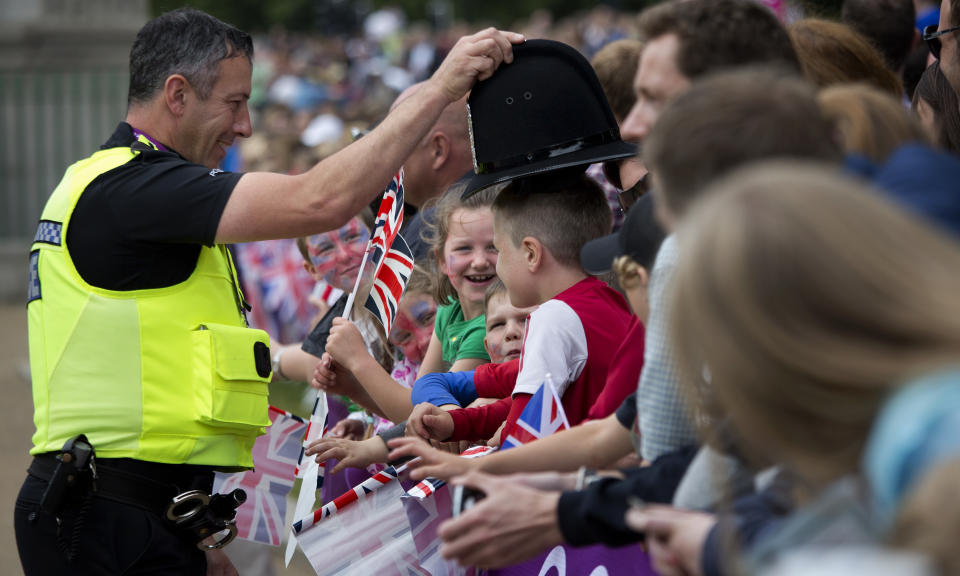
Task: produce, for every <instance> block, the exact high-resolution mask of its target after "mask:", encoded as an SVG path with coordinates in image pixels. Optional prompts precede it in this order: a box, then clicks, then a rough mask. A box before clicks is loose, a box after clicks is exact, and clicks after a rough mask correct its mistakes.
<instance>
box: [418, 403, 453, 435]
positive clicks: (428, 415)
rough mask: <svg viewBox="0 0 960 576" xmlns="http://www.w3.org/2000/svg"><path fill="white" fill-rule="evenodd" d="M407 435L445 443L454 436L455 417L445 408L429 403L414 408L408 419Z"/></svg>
mask: <svg viewBox="0 0 960 576" xmlns="http://www.w3.org/2000/svg"><path fill="white" fill-rule="evenodd" d="M407 433H408V434H411V433H412V435H416V436H419V437H420V438H424V439H426V440H431V439H432V440H440V441H445V440H446V439H447V438H449V437H450V435H451V434H453V417H452V416H450V415H449V414H447V411H446V410H444V409H443V408H439V407H437V406H434V405H433V404H430V403H429V402H421V403H420V404H417V405H416V406H414V407H413V411H412V412H410V418H408V419H407Z"/></svg>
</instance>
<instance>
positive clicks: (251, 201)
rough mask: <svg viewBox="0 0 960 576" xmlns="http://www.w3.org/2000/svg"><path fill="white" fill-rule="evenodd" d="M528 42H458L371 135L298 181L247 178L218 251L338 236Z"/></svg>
mask: <svg viewBox="0 0 960 576" xmlns="http://www.w3.org/2000/svg"><path fill="white" fill-rule="evenodd" d="M522 41H523V36H521V35H520V34H515V33H512V32H500V31H498V30H496V29H494V28H488V29H487V30H484V31H482V32H478V33H476V34H474V35H472V36H465V37H463V38H461V39H460V40H459V41H458V42H457V44H456V45H455V46H454V47H453V50H451V51H450V54H449V55H447V57H446V59H445V60H444V61H443V63H442V64H441V65H440V68H439V69H437V71H436V72H435V73H434V75H433V77H432V78H431V79H430V80H429V81H427V82H426V83H425V84H424V85H423V87H421V88H420V89H419V90H417V91H416V92H415V93H414V94H412V95H411V96H410V97H409V98H407V99H406V100H404V101H403V102H401V103H400V104H399V105H398V106H397V107H396V108H395V109H394V110H393V111H392V112H391V113H390V114H389V115H388V116H387V118H386V119H384V121H383V122H382V123H381V124H380V125H379V126H378V127H377V128H376V129H375V130H373V131H372V132H370V134H368V135H366V136H364V137H363V138H361V139H360V140H358V141H356V142H354V143H353V144H351V145H350V146H347V147H346V148H344V149H343V150H341V151H340V152H338V153H336V154H334V155H333V156H330V157H329V158H327V159H325V160H323V161H322V162H320V163H319V164H317V165H316V166H314V167H313V168H312V169H311V170H310V171H308V172H306V173H304V174H300V175H297V176H284V175H280V174H270V173H265V172H253V173H248V174H244V175H243V177H241V178H240V180H239V181H238V182H237V185H236V187H235V188H234V190H233V193H232V194H231V195H230V199H229V200H228V201H227V205H226V207H225V208H224V211H223V215H222V216H221V218H220V224H219V226H218V228H217V237H216V242H217V243H229V242H244V241H251V240H264V239H270V238H293V237H296V236H309V235H311V234H317V233H320V232H325V231H328V230H334V229H336V228H338V227H340V226H341V225H343V224H344V223H345V222H347V221H348V220H349V219H350V218H351V217H353V216H354V215H355V214H356V213H357V212H359V211H360V210H361V209H362V208H363V207H364V206H366V205H367V204H369V203H370V202H371V201H372V200H373V199H374V197H376V195H377V194H379V193H380V192H382V191H383V189H384V188H385V187H386V186H387V184H388V183H389V182H390V179H391V178H392V177H393V174H394V173H395V172H396V171H397V170H398V169H399V168H400V166H401V165H402V164H403V162H404V160H406V158H407V156H409V155H410V153H411V152H412V151H413V149H414V148H415V147H416V145H417V143H418V142H420V140H421V139H422V138H423V137H424V136H425V135H426V134H427V131H428V130H430V128H431V127H432V126H433V125H434V123H435V122H436V120H437V118H439V116H440V113H441V112H442V111H443V109H444V107H445V106H446V105H447V104H449V103H450V102H455V101H456V100H459V99H460V98H462V97H463V96H464V94H466V93H467V91H468V90H469V89H470V87H471V86H473V83H474V82H475V81H477V80H485V79H486V78H489V77H490V75H491V74H493V71H494V70H496V68H497V66H499V65H500V63H501V62H508V63H509V62H511V61H512V60H513V51H512V47H511V43H519V42H522Z"/></svg>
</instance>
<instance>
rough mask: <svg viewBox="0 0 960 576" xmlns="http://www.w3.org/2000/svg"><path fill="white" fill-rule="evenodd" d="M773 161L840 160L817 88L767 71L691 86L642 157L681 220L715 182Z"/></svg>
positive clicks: (664, 117) (661, 122) (658, 125)
mask: <svg viewBox="0 0 960 576" xmlns="http://www.w3.org/2000/svg"><path fill="white" fill-rule="evenodd" d="M759 87H762V89H761V88H759ZM773 158H803V159H815V160H826V161H830V162H839V161H840V160H841V158H842V153H841V151H840V148H839V145H838V143H837V142H836V141H835V140H834V135H833V127H832V125H831V124H830V122H828V121H827V119H826V118H825V117H824V116H823V115H822V114H821V112H820V108H819V106H818V105H817V100H816V97H815V93H814V90H813V87H812V86H810V85H809V84H808V83H807V82H805V81H804V80H803V79H802V78H800V77H799V76H797V75H795V74H790V73H787V72H785V71H783V70H779V69H766V68H759V69H758V68H746V69H743V70H737V71H728V72H723V73H719V74H716V75H712V76H710V77H708V78H705V79H703V80H701V81H698V82H696V83H694V84H693V86H691V88H690V89H689V90H688V91H687V92H685V93H683V94H681V95H680V96H678V97H677V98H676V99H674V100H673V101H672V102H671V103H669V104H668V105H667V108H666V109H665V110H664V111H663V114H661V115H660V118H659V119H658V120H657V123H656V124H655V125H654V127H653V130H652V131H651V133H650V136H649V137H648V138H647V140H646V142H645V143H644V149H643V160H644V162H645V163H646V164H647V166H648V167H649V169H650V172H651V173H652V174H654V176H655V177H656V184H657V185H659V186H660V188H659V190H658V192H660V193H661V194H662V197H663V199H664V200H665V201H666V204H667V206H668V207H669V209H670V211H671V212H672V213H673V214H675V215H677V216H679V215H682V214H683V213H684V212H685V211H686V209H687V207H688V206H689V205H690V204H692V202H693V201H694V200H695V199H696V198H697V197H698V196H699V195H700V192H701V191H702V190H703V189H704V188H705V187H706V186H707V185H708V184H710V183H711V182H712V181H714V180H715V179H717V178H719V177H721V176H723V175H725V174H727V173H728V172H731V171H732V170H733V169H735V168H738V167H740V166H742V165H745V164H748V163H750V162H754V161H757V160H761V159H773Z"/></svg>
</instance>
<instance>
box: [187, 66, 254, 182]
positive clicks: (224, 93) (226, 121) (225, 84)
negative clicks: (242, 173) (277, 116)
mask: <svg viewBox="0 0 960 576" xmlns="http://www.w3.org/2000/svg"><path fill="white" fill-rule="evenodd" d="M250 74H251V66H250V62H249V61H248V60H247V59H246V58H245V57H243V56H238V57H234V58H227V59H225V60H221V61H220V77H219V78H218V79H217V82H216V84H214V85H213V89H212V90H211V91H210V95H209V96H208V97H207V98H206V99H205V100H200V99H199V98H195V99H193V100H191V104H192V105H191V106H189V107H188V109H187V110H186V113H185V114H184V116H183V118H182V125H181V126H182V132H183V133H185V135H186V136H187V138H184V141H183V143H182V144H180V148H179V149H178V150H177V152H180V153H181V154H183V156H184V157H185V158H187V160H190V161H192V162H196V163H198V164H203V165H204V166H207V167H208V168H216V167H218V166H219V165H220V162H221V161H222V160H223V157H224V156H225V155H226V150H227V148H229V147H230V146H231V145H232V144H233V141H234V139H235V138H237V137H238V136H239V137H241V138H246V137H248V136H250V132H251V129H250V112H249V110H247V100H248V99H249V98H250Z"/></svg>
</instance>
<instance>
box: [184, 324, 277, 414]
mask: <svg viewBox="0 0 960 576" xmlns="http://www.w3.org/2000/svg"><path fill="white" fill-rule="evenodd" d="M191 338H192V340H193V349H194V351H193V359H194V371H195V373H196V375H197V384H198V385H197V386H196V387H195V388H194V409H195V411H196V415H197V419H198V420H199V421H201V422H203V423H205V424H209V425H211V426H218V427H225V428H233V429H236V428H240V429H244V428H247V429H248V428H250V427H257V428H260V427H264V426H269V425H270V417H269V416H268V415H267V410H268V404H267V393H268V383H269V382H270V373H269V370H267V375H266V376H262V375H261V374H260V373H258V371H257V359H256V352H255V347H256V345H257V343H258V342H260V343H262V345H263V346H269V345H270V337H269V336H268V335H267V333H266V332H264V331H263V330H254V329H252V328H240V327H236V326H227V325H224V324H212V323H211V324H201V325H200V326H198V327H197V329H196V330H194V331H193V333H192V334H191ZM266 354H267V357H268V358H269V352H266ZM204 383H206V384H208V385H204Z"/></svg>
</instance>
